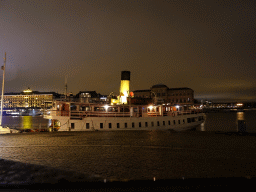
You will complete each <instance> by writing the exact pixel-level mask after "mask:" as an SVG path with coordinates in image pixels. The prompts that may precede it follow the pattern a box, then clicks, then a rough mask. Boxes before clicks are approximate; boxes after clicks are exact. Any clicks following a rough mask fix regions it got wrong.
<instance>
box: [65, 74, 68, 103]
mask: <svg viewBox="0 0 256 192" xmlns="http://www.w3.org/2000/svg"><path fill="white" fill-rule="evenodd" d="M67 94H68V80H67V76H65V101H67Z"/></svg>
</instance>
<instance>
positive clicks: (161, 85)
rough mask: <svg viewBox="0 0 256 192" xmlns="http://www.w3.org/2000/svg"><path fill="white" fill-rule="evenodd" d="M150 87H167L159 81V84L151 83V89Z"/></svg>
mask: <svg viewBox="0 0 256 192" xmlns="http://www.w3.org/2000/svg"><path fill="white" fill-rule="evenodd" d="M152 88H168V87H167V86H166V85H164V84H162V83H159V84H156V85H153V86H152V87H151V89H152Z"/></svg>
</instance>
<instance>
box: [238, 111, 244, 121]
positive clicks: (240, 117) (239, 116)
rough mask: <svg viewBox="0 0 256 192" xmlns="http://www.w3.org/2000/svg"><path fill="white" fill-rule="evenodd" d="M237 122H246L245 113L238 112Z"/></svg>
mask: <svg viewBox="0 0 256 192" xmlns="http://www.w3.org/2000/svg"><path fill="white" fill-rule="evenodd" d="M236 118H237V120H245V119H244V112H237V113H236Z"/></svg>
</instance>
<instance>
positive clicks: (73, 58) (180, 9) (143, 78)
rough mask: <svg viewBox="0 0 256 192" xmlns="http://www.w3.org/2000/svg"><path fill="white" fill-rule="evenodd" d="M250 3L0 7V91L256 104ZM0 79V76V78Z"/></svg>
mask: <svg viewBox="0 0 256 192" xmlns="http://www.w3.org/2000/svg"><path fill="white" fill-rule="evenodd" d="M255 7H256V6H255V2H254V1H249V0H248V1H236V0H233V1H225V0H223V1H222V0H219V1H217V0H216V1H209V0H205V1H203V0H195V1H191V0H184V1H182V0H80V1H79V0H72V1H71V0H70V1H68V0H20V1H19V0H0V57H1V58H2V63H3V61H4V60H3V57H4V53H5V52H6V54H7V61H6V78H5V80H6V81H5V82H6V83H5V92H21V91H22V90H24V89H26V88H27V87H30V88H31V89H32V90H34V91H54V92H58V93H64V85H65V76H67V79H68V92H72V93H73V94H77V93H78V92H79V91H96V92H98V93H101V94H106V95H108V94H109V93H110V92H114V93H115V94H118V92H119V87H120V79H121V71H123V70H129V71H131V86H130V87H131V88H130V89H131V90H132V91H133V90H140V89H149V88H150V87H151V86H152V85H154V84H159V83H162V84H165V85H167V86H168V87H169V88H177V87H189V88H192V89H193V90H194V91H195V98H196V99H208V100H212V101H216V102H217V101H233V100H236V101H251V100H253V101H256V78H255V75H256V65H255V61H256V53H255V52H256V47H255V40H256V38H255V37H256V33H255V29H256V20H255V19H256V17H255V16H256V10H255ZM0 77H1V79H0V80H1V81H2V72H1V74H0Z"/></svg>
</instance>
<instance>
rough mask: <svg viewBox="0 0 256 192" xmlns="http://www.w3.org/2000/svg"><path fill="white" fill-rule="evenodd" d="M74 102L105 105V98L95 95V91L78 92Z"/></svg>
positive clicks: (106, 100)
mask: <svg viewBox="0 0 256 192" xmlns="http://www.w3.org/2000/svg"><path fill="white" fill-rule="evenodd" d="M74 101H77V102H81V103H107V102H108V99H107V96H104V95H101V94H99V93H96V91H80V92H79V93H78V94H76V96H75V99H74Z"/></svg>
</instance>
